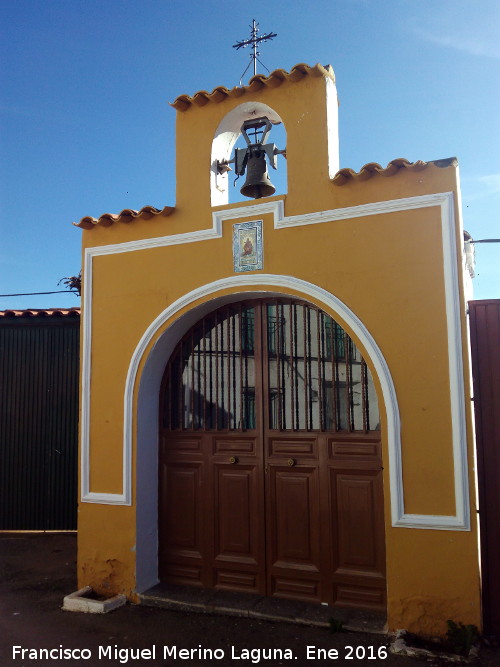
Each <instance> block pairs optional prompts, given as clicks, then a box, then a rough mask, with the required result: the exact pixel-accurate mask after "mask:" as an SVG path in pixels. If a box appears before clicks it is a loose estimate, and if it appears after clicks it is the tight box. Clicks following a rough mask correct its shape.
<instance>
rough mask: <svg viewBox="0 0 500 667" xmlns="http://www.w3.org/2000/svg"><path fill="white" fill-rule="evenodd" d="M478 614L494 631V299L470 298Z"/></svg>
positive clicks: (499, 351) (499, 357)
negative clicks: (478, 540) (479, 579)
mask: <svg viewBox="0 0 500 667" xmlns="http://www.w3.org/2000/svg"><path fill="white" fill-rule="evenodd" d="M469 314H470V329H471V353H472V375H473V382H474V408H475V421H476V441H477V458H478V483H479V516H480V525H481V552H482V575H483V617H484V629H485V632H486V633H487V634H497V635H500V494H499V492H498V489H499V487H500V299H494V300H487V301H486V300H485V301H470V302H469Z"/></svg>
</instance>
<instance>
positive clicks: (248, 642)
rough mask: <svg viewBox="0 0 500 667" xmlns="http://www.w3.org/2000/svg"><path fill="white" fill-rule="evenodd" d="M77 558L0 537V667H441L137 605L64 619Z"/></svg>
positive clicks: (373, 639) (275, 629) (300, 630)
mask: <svg viewBox="0 0 500 667" xmlns="http://www.w3.org/2000/svg"><path fill="white" fill-rule="evenodd" d="M75 554H76V536H75V535H74V534H72V535H70V534H31V533H3V534H0V667H7V666H11V665H18V666H21V667H22V666H23V665H59V664H61V665H71V666H73V665H89V666H92V667H94V666H97V665H99V667H104V666H106V667H107V666H108V665H109V666H115V665H116V666H119V665H124V664H128V665H133V666H134V667H135V666H137V667H149V666H150V665H165V666H170V665H186V667H187V666H189V667H195V666H198V665H207V666H212V665H213V666H215V665H217V666H219V665H220V666H226V665H235V666H236V667H246V666H247V665H248V666H251V665H260V666H262V665H266V666H269V667H277V666H278V665H295V666H297V667H302V665H311V666H312V667H320V666H323V665H332V664H335V662H337V663H339V662H344V661H345V662H347V664H351V665H353V664H367V665H388V666H391V667H392V666H395V665H400V666H402V667H404V666H406V667H423V665H429V664H435V665H438V664H444V663H442V662H441V661H440V660H434V661H433V662H432V663H429V662H427V661H423V660H420V659H415V658H409V657H405V656H400V655H398V656H396V655H392V654H390V653H389V652H388V651H387V645H388V644H389V638H388V637H386V636H385V635H381V634H368V633H361V632H342V633H335V634H332V633H331V632H330V631H329V630H328V629H325V628H321V627H311V626H307V625H297V624H293V623H286V622H276V621H266V620H262V619H259V618H236V617H227V616H218V615H211V614H203V613H192V612H190V613H186V612H181V611H172V610H167V609H158V608H151V607H145V606H140V605H126V606H125V607H121V608H120V609H117V610H115V611H112V612H110V613H108V614H105V615H93V614H82V613H74V612H68V611H62V610H61V606H62V602H63V597H64V596H65V595H67V594H68V593H72V592H74V591H75V590H76V578H75V574H76V573H75ZM308 647H311V648H309V649H308ZM42 649H50V650H51V653H50V654H46V653H44V652H43V650H42ZM204 652H205V653H204ZM268 652H270V653H268ZM153 656H154V657H153ZM476 664H478V665H484V666H487V667H493V666H494V665H499V666H500V651H499V649H497V648H492V647H491V646H489V647H488V646H486V647H483V649H482V651H481V655H480V658H479V660H478V662H477V663H476Z"/></svg>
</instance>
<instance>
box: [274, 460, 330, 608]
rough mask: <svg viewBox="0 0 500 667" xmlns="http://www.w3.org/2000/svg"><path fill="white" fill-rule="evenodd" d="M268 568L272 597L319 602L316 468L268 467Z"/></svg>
mask: <svg viewBox="0 0 500 667" xmlns="http://www.w3.org/2000/svg"><path fill="white" fill-rule="evenodd" d="M268 475H269V487H268V494H269V495H268V513H267V517H268V559H269V562H268V568H269V582H270V583H269V586H270V590H271V594H272V595H276V596H279V597H291V598H297V599H304V600H318V599H319V580H320V545H319V497H318V471H317V468H316V467H311V466H305V465H304V466H300V467H298V466H297V467H294V468H291V467H287V466H280V465H274V464H270V465H269V467H268Z"/></svg>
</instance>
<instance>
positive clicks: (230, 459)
mask: <svg viewBox="0 0 500 667" xmlns="http://www.w3.org/2000/svg"><path fill="white" fill-rule="evenodd" d="M229 463H238V457H237V456H230V457H229Z"/></svg>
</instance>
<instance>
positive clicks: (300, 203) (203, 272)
mask: <svg viewBox="0 0 500 667" xmlns="http://www.w3.org/2000/svg"><path fill="white" fill-rule="evenodd" d="M247 100H252V101H256V102H260V101H262V102H265V103H267V104H269V105H270V106H271V107H272V108H273V109H275V110H276V111H277V112H278V113H279V114H280V116H281V117H282V118H283V120H284V122H285V126H286V130H287V138H288V146H287V170H288V193H287V195H286V196H284V197H274V198H270V199H271V200H272V199H283V200H284V205H285V215H286V216H292V215H297V214H304V213H314V212H318V211H325V210H331V209H339V208H344V207H351V206H358V205H360V204H366V203H370V202H377V201H390V200H394V199H399V198H404V197H416V196H419V195H426V194H432V193H443V192H455V193H456V192H457V173H456V168H455V167H453V166H449V167H446V168H439V167H437V166H435V165H434V164H429V165H428V166H426V167H425V168H423V169H422V170H421V171H416V172H413V171H410V170H408V169H405V168H402V169H400V170H399V171H398V172H397V173H396V174H394V175H392V176H389V177H387V176H383V175H378V174H376V175H373V176H372V177H371V178H369V179H367V180H365V181H358V180H355V179H351V180H349V181H348V182H347V183H346V184H345V185H342V186H336V185H333V184H332V182H331V181H330V180H329V178H328V173H327V156H326V152H325V151H326V141H325V132H326V105H325V79H324V78H323V76H316V75H315V76H313V75H309V76H305V77H304V78H303V79H302V80H300V81H298V82H286V83H284V84H283V85H281V86H278V87H276V88H273V89H270V88H267V87H265V88H263V89H261V90H260V91H257V92H256V93H251V92H250V91H247V92H246V93H245V94H244V95H243V96H242V97H241V98H232V97H228V98H227V99H226V100H225V101H223V102H219V103H217V102H208V103H207V104H206V105H204V106H200V107H198V106H196V105H191V106H190V108H189V109H188V110H186V111H181V112H178V113H177V141H178V145H177V161H178V173H177V201H176V208H175V211H174V212H173V213H172V214H171V215H168V216H162V215H156V216H153V217H152V218H150V219H142V218H141V217H139V218H137V219H136V220H134V221H133V222H130V223H128V224H124V223H122V222H120V221H118V222H115V223H114V224H112V225H110V226H103V225H101V224H97V225H95V227H94V228H93V229H90V230H84V231H83V249H84V251H85V249H95V248H99V247H103V246H110V245H115V244H122V243H126V242H131V241H138V240H141V239H151V238H157V237H163V236H169V235H174V234H181V233H186V232H191V231H196V230H201V229H209V228H210V227H211V226H212V209H211V207H210V189H209V168H210V151H211V144H212V140H213V136H214V132H215V129H216V127H217V126H218V124H219V122H220V120H221V119H222V118H223V117H224V116H225V115H226V114H227V113H228V112H229V111H230V110H231V109H233V108H235V107H236V106H238V105H239V104H241V102H242V101H247ZM367 123H369V118H368V119H367ZM375 129H376V128H373V131H375ZM271 140H272V137H271ZM259 201H263V200H259ZM265 201H269V199H267V200H265ZM247 203H248V204H249V205H253V204H254V203H255V201H254V200H250V201H248V202H247ZM241 205H243V204H242V203H239V204H237V205H230V206H227V207H219V209H221V210H226V209H231V208H235V206H241ZM261 218H262V219H263V221H264V234H263V236H264V269H263V272H264V273H266V274H276V275H293V276H295V277H297V278H300V279H302V280H305V281H308V282H310V283H314V284H315V285H318V286H321V287H322V288H324V289H325V290H327V291H329V292H330V293H332V294H334V295H335V296H336V297H338V298H339V299H340V300H341V301H343V302H344V303H345V304H346V305H347V306H348V307H349V308H350V309H351V310H352V311H353V312H354V313H355V314H356V315H357V316H358V317H359V319H360V320H361V321H362V322H363V324H364V325H365V327H366V328H367V329H368V331H369V332H370V333H371V335H372V336H373V338H374V339H375V341H376V343H377V344H378V346H379V348H380V350H381V352H382V354H383V355H384V357H385V360H386V362H387V364H388V366H389V369H390V372H391V374H392V378H393V381H394V385H395V389H396V394H397V399H398V404H399V410H400V416H401V441H402V467H403V484H404V492H405V510H406V512H407V513H409V514H430V515H452V514H454V513H455V493H454V474H453V473H454V470H453V460H452V434H451V417H450V391H449V373H448V338H447V319H446V304H445V293H444V279H443V246H442V231H441V221H440V220H441V218H440V211H439V209H438V207H430V208H429V207H426V208H421V209H418V208H417V209H414V210H407V211H402V212H392V213H388V214H384V215H371V216H363V217H355V218H351V219H346V220H340V221H333V222H326V223H322V224H315V225H305V226H297V227H290V228H288V229H275V228H274V225H273V219H272V216H271V215H270V214H266V215H263V216H262V215H248V216H245V215H244V214H243V215H242V216H241V217H238V218H235V219H231V220H227V221H225V222H223V234H222V237H221V238H216V239H211V240H206V241H201V242H194V243H184V244H177V245H171V246H166V247H158V248H149V249H144V250H136V251H133V252H117V253H115V254H104V255H99V256H95V257H93V259H92V284H91V287H90V286H89V285H88V281H87V283H84V289H87V290H90V289H91V294H87V295H84V296H86V301H85V304H86V307H87V308H90V309H91V313H89V312H85V309H84V312H83V318H88V317H89V315H90V314H91V318H92V326H91V347H90V352H91V385H90V387H91V388H90V400H89V410H90V424H89V442H90V490H91V491H92V492H96V493H115V494H116V493H121V491H122V448H123V428H124V426H123V417H124V407H123V404H124V388H125V381H126V377H127V372H128V370H129V364H130V360H131V357H132V355H133V353H134V350H135V349H136V347H137V345H138V343H139V341H140V339H141V337H142V336H143V334H144V332H145V331H146V330H147V328H148V327H149V326H150V325H151V323H152V322H153V321H154V320H155V318H156V317H158V315H160V314H161V313H162V312H163V311H164V310H165V308H166V307H167V306H169V305H170V304H172V303H173V302H174V301H176V300H177V299H178V298H180V297H182V296H183V295H185V294H188V293H189V292H191V291H192V290H194V289H196V288H199V287H201V286H202V285H204V284H206V283H209V282H212V281H215V280H217V279H220V278H225V277H228V276H232V275H234V272H233V257H232V225H233V224H234V223H235V222H240V221H244V220H248V219H250V220H252V219H261ZM456 244H457V252H458V268H459V267H460V262H461V239H460V226H459V221H458V220H457V221H456ZM255 273H262V272H255ZM459 275H460V274H459ZM84 279H85V275H84ZM459 287H460V289H461V285H460V286H459ZM245 289H246V291H248V290H249V289H250V288H245ZM272 289H273V287H272V285H269V290H272ZM282 291H283V290H282ZM285 291H287V290H285ZM288 293H292V292H291V291H290V290H288ZM294 295H295V294H294ZM296 296H299V297H300V296H303V295H301V294H296ZM90 297H91V298H90ZM210 298H213V296H211V297H210ZM318 305H319V306H320V307H324V305H323V304H322V303H318ZM463 312H464V308H463V302H462V330H464V327H465V320H464V315H463ZM180 314H181V313H179V314H178V315H177V316H176V317H178V316H180ZM341 323H342V322H341ZM169 324H170V323H166V325H164V326H163V329H162V330H164V329H165V328H166V327H167V326H168V325H169ZM342 324H345V323H342ZM346 329H347V330H348V331H349V333H351V334H352V333H353V332H352V331H350V330H349V327H348V326H346ZM162 330H160V331H159V332H158V334H157V336H156V338H158V337H159V336H160V334H161V333H162ZM353 337H354V339H355V340H356V336H355V335H354V334H353ZM463 340H464V341H465V338H464V337H463ZM357 342H358V343H359V341H357ZM84 344H85V342H84ZM152 345H153V343H151V344H150V345H149V348H148V350H147V351H146V354H145V355H144V358H146V357H147V354H148V351H149V350H150V349H151V347H152ZM360 347H361V349H362V351H363V347H362V346H360ZM367 361H368V363H370V361H369V360H367ZM464 364H465V370H466V372H465V395H466V396H469V395H470V392H469V387H468V383H467V378H468V372H467V368H468V366H467V364H468V356H467V352H466V347H465V342H464ZM142 367H143V363H141V366H140V368H139V374H138V378H139V379H138V381H137V383H136V388H135V392H136V394H137V387H138V384H139V381H140V375H141V369H142ZM380 408H381V413H382V415H383V413H384V409H383V404H382V402H381V401H380ZM467 415H468V416H467V419H468V421H467V437H468V446H469V461H468V465H469V476H470V480H469V481H470V489H471V498H473V497H474V478H473V454H472V437H471V423H470V412H467ZM383 444H384V459H385V461H386V462H387V461H388V452H387V437H386V433H385V430H383ZM134 447H135V441H134ZM133 461H135V450H134V458H133ZM134 470H135V469H134V466H133V468H132V472H133V497H132V506H130V507H129V506H113V505H107V504H99V503H88V502H82V503H80V507H79V548H78V572H79V584H80V585H87V584H90V585H92V586H94V587H95V588H97V589H98V590H103V591H106V592H118V591H121V592H125V593H127V594H128V595H130V596H132V597H133V592H134V591H135V554H136V551H135V549H136V532H135V531H136V527H135V518H136V514H135V512H136V507H135V498H136V493H135V491H136V489H135V472H134ZM384 476H385V477H384V488H385V524H386V546H387V586H388V626H389V629H390V630H394V629H396V628H401V627H404V628H407V629H410V630H414V631H419V632H422V633H425V634H433V633H440V632H444V630H445V621H446V619H448V618H453V619H455V620H456V621H461V622H463V623H474V624H475V625H478V626H480V601H479V572H478V555H477V527H476V523H475V510H474V507H472V508H471V515H472V529H471V530H470V531H455V530H431V529H416V528H406V527H404V528H402V527H392V525H391V507H390V493H389V470H388V465H386V466H385V471H384Z"/></svg>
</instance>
